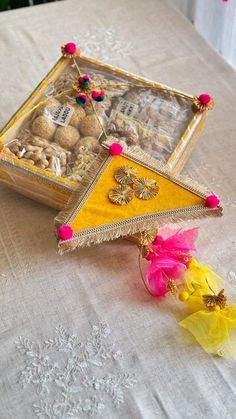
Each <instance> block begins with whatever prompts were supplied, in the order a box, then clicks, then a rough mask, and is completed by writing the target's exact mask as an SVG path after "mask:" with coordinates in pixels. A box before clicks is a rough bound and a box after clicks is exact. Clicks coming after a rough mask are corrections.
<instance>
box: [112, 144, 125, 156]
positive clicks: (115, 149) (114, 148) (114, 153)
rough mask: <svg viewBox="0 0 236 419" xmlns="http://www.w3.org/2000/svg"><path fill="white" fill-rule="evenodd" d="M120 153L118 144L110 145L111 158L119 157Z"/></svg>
mask: <svg viewBox="0 0 236 419" xmlns="http://www.w3.org/2000/svg"><path fill="white" fill-rule="evenodd" d="M122 151H123V147H122V145H120V144H119V143H112V144H111V145H110V147H109V153H110V154H111V155H112V156H119V155H120V154H121V153H122Z"/></svg>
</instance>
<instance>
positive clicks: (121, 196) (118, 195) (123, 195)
mask: <svg viewBox="0 0 236 419" xmlns="http://www.w3.org/2000/svg"><path fill="white" fill-rule="evenodd" d="M108 197H109V199H110V201H111V202H112V203H113V204H116V205H125V204H128V203H129V202H130V201H131V200H132V199H133V197H134V191H133V189H132V188H131V187H130V186H128V185H119V186H117V187H116V188H114V189H111V190H110V192H109V195H108Z"/></svg>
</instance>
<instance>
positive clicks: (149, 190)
mask: <svg viewBox="0 0 236 419" xmlns="http://www.w3.org/2000/svg"><path fill="white" fill-rule="evenodd" d="M133 188H134V193H135V196H136V197H137V198H140V199H152V198H154V197H155V196H156V195H157V194H158V191H159V187H158V186H157V184H156V181H155V180H153V179H150V178H146V177H143V178H140V179H137V180H136V181H135V182H134V186H133Z"/></svg>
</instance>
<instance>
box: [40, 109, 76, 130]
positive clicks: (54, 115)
mask: <svg viewBox="0 0 236 419" xmlns="http://www.w3.org/2000/svg"><path fill="white" fill-rule="evenodd" d="M73 113H74V109H73V107H72V106H71V105H61V106H57V107H56V108H54V109H52V110H50V112H48V111H47V109H45V116H46V117H47V118H48V119H50V121H52V122H54V123H55V124H58V125H62V126H63V127H67V125H68V124H69V122H70V119H71V117H72V115H73Z"/></svg>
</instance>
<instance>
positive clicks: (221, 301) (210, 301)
mask: <svg viewBox="0 0 236 419" xmlns="http://www.w3.org/2000/svg"><path fill="white" fill-rule="evenodd" d="M202 299H203V303H204V304H205V306H206V307H207V308H208V309H209V310H217V309H218V307H219V309H220V310H223V309H224V308H225V307H226V304H227V297H226V296H225V295H224V290H223V289H222V290H221V291H220V292H219V293H218V294H217V295H212V294H209V295H208V294H207V295H203V296H202Z"/></svg>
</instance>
